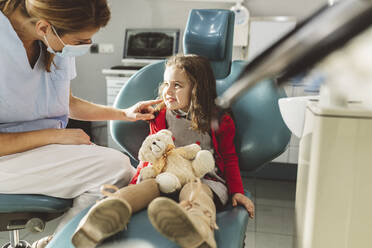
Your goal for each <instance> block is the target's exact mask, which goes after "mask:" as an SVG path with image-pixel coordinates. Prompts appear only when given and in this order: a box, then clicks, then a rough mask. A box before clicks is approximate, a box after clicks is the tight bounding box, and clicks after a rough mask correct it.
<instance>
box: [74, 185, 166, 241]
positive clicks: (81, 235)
mask: <svg viewBox="0 0 372 248" xmlns="http://www.w3.org/2000/svg"><path fill="white" fill-rule="evenodd" d="M159 195H160V191H159V187H158V184H157V183H156V181H155V179H148V180H145V181H143V182H141V183H139V184H133V185H129V186H127V187H124V188H122V189H120V190H118V191H117V192H115V193H114V194H112V195H110V196H109V197H107V198H105V199H103V200H101V201H99V202H98V203H96V204H95V205H94V206H93V207H92V208H91V209H90V210H89V212H88V213H87V214H86V216H84V218H83V219H82V220H81V221H80V223H79V226H78V228H77V229H76V231H75V233H74V235H73V236H72V243H73V244H74V246H75V247H76V248H88V247H95V246H96V245H97V244H98V243H100V242H101V241H102V240H104V239H105V238H108V237H110V236H112V235H114V234H115V233H117V232H119V231H122V230H123V229H124V228H125V227H126V226H127V224H128V222H129V219H130V217H131V215H132V213H136V212H138V211H140V210H142V209H144V208H146V207H147V206H148V204H149V203H150V202H151V201H152V200H153V199H155V198H156V197H158V196H159Z"/></svg>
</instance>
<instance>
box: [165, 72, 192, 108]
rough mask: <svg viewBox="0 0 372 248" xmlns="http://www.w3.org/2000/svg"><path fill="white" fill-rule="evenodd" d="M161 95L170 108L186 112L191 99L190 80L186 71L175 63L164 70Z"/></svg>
mask: <svg viewBox="0 0 372 248" xmlns="http://www.w3.org/2000/svg"><path fill="white" fill-rule="evenodd" d="M163 84H164V88H163V92H162V97H163V101H164V103H165V105H166V106H167V108H168V109H170V110H182V111H184V112H187V111H188V110H189V107H190V101H191V89H192V88H191V82H190V81H189V79H188V78H187V76H186V73H185V72H184V71H183V70H181V69H179V68H178V67H176V66H175V65H172V66H168V67H166V68H165V72H164V83H163Z"/></svg>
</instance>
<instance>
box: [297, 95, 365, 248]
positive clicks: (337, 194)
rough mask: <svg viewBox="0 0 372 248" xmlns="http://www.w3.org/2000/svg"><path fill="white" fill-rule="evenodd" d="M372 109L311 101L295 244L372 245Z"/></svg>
mask: <svg viewBox="0 0 372 248" xmlns="http://www.w3.org/2000/svg"><path fill="white" fill-rule="evenodd" d="M371 147H372V110H368V109H366V108H364V107H363V106H361V105H360V104H358V103H349V104H348V107H346V108H333V109H330V108H328V109H327V108H323V107H320V106H319V104H318V103H317V102H311V101H310V102H308V105H307V109H306V116H305V126H304V132H303V136H302V139H301V141H300V156H299V165H298V174H297V189H296V205H295V222H296V223H295V228H296V230H295V231H296V233H297V235H296V240H295V242H294V243H295V247H298V248H329V247H338V248H356V247H358V248H363V247H371V244H372V235H371V233H372V212H371V209H372V197H371V192H372V181H371V175H372V166H371V165H372V162H371V160H372V155H371V154H372V153H371Z"/></svg>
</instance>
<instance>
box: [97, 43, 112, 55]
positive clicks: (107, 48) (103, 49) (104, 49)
mask: <svg viewBox="0 0 372 248" xmlns="http://www.w3.org/2000/svg"><path fill="white" fill-rule="evenodd" d="M113 52H114V44H98V53H113Z"/></svg>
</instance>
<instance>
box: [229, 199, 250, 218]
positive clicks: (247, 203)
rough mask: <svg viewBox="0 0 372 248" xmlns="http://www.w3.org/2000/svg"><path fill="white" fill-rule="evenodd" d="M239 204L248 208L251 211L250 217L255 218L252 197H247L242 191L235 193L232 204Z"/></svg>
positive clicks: (234, 205)
mask: <svg viewBox="0 0 372 248" xmlns="http://www.w3.org/2000/svg"><path fill="white" fill-rule="evenodd" d="M238 204H240V205H243V206H244V207H245V208H246V209H247V211H248V213H249V217H250V218H251V219H253V217H254V204H253V202H252V201H251V199H249V198H248V197H246V196H245V195H243V194H241V193H235V194H234V195H233V197H232V205H233V207H236V206H237V205H238Z"/></svg>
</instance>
